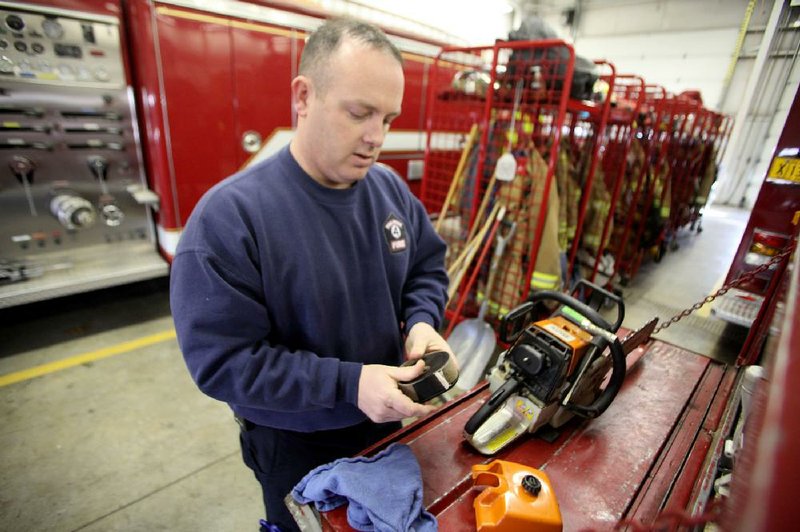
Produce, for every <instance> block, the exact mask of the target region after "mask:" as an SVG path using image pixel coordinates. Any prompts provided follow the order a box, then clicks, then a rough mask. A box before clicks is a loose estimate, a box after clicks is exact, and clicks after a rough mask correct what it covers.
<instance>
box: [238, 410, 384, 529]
mask: <svg viewBox="0 0 800 532" xmlns="http://www.w3.org/2000/svg"><path fill="white" fill-rule="evenodd" d="M240 425H241V426H242V430H241V434H240V437H239V441H240V443H241V445H242V457H243V458H244V463H245V464H247V466H248V467H249V468H250V469H252V470H253V472H254V473H255V475H256V479H257V480H258V482H259V483H260V484H261V490H262V492H263V494H264V506H265V507H266V510H267V520H268V521H269V522H270V523H274V524H276V525H278V526H280V527H281V530H285V531H291V530H298V528H297V525H296V524H295V522H294V519H292V516H291V514H290V513H289V510H288V509H287V508H286V504H285V503H284V501H283V499H284V497H286V495H287V494H288V493H289V492H290V491H291V490H292V488H293V487H294V486H295V485H296V484H297V483H298V482H299V481H300V479H301V478H303V477H304V476H305V475H306V473H308V472H309V471H311V470H312V469H314V468H315V467H317V466H320V465H322V464H327V463H328V462H332V461H334V460H336V459H338V458H344V457H349V456H355V455H357V454H358V453H359V452H360V451H362V450H363V449H365V448H367V447H369V446H370V445H372V444H373V443H375V442H377V441H379V440H381V439H383V438H385V437H386V436H388V435H389V434H391V433H392V432H394V431H396V430H397V429H399V428H400V423H399V422H398V423H383V424H376V423H373V422H371V421H365V422H364V423H360V424H358V425H354V426H352V427H346V428H343V429H336V430H325V431H318V432H294V431H290V430H281V429H274V428H271V427H262V426H260V425H256V424H254V423H251V422H249V421H242V420H240Z"/></svg>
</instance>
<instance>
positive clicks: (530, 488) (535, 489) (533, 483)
mask: <svg viewBox="0 0 800 532" xmlns="http://www.w3.org/2000/svg"><path fill="white" fill-rule="evenodd" d="M522 488H523V489H524V490H525V491H527V492H528V493H530V494H531V495H533V496H534V497H536V496H537V495H539V492H540V491H542V483H541V482H540V481H539V479H538V478H536V477H535V476H533V475H525V477H523V479H522Z"/></svg>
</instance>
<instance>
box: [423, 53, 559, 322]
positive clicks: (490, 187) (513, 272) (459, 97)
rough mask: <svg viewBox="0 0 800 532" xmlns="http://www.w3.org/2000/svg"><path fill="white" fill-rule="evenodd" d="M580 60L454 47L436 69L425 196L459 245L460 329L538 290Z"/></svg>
mask: <svg viewBox="0 0 800 532" xmlns="http://www.w3.org/2000/svg"><path fill="white" fill-rule="evenodd" d="M574 58H575V55H574V51H573V49H572V47H571V46H570V45H569V44H567V43H565V42H563V41H560V40H544V41H518V42H502V41H498V42H497V43H496V44H495V45H494V46H485V47H471V48H444V49H443V50H442V52H441V54H440V55H439V56H438V57H437V58H436V60H435V61H434V64H433V66H432V68H431V72H430V79H431V82H430V85H429V86H430V91H429V97H428V106H427V132H428V135H427V146H426V155H425V176H424V179H423V183H422V191H421V198H422V201H423V202H424V203H425V205H426V207H427V208H428V210H429V211H430V212H431V213H434V214H435V213H438V216H437V217H436V220H435V225H436V228H437V230H438V231H439V233H440V234H441V235H442V236H443V237H444V238H445V240H446V241H447V242H448V244H449V250H450V254H449V256H448V269H449V273H450V277H451V283H452V287H451V294H450V295H451V302H452V303H454V305H453V306H452V307H450V308H449V309H448V318H449V320H450V327H451V329H452V326H453V325H454V324H455V323H456V322H457V321H458V320H459V319H460V317H461V316H462V315H463V314H464V313H473V314H474V313H475V312H476V311H477V306H478V305H479V304H480V302H481V301H480V299H483V298H486V297H488V298H489V300H490V302H491V305H490V313H491V314H492V315H497V314H499V313H505V312H507V311H508V310H509V309H511V308H513V307H514V306H516V305H517V304H518V303H519V302H521V301H524V300H525V298H526V297H527V295H528V292H529V291H530V284H529V280H530V279H531V278H532V277H533V276H534V273H535V272H534V269H535V267H538V265H539V262H538V261H539V257H540V248H541V247H542V242H543V240H546V241H547V242H548V243H549V240H547V239H548V235H546V234H544V226H545V218H546V215H547V213H548V203H549V201H550V198H551V197H552V194H553V193H555V192H556V189H555V187H554V186H553V185H554V183H553V177H554V173H555V169H556V161H557V157H558V150H559V144H560V141H561V134H562V127H563V125H564V118H565V115H566V109H567V100H568V98H569V90H567V88H569V87H570V86H571V82H572V73H573V68H574ZM454 69H455V70H457V72H456V73H455V75H454V74H453V71H454ZM445 84H448V85H449V88H448V89H446V90H441V89H440V87H442V86H443V85H445ZM498 238H499V239H502V238H505V239H506V240H507V248H506V250H505V251H504V253H503V257H493V260H491V261H490V262H491V263H492V264H491V265H492V266H493V268H494V271H495V274H494V275H493V276H492V277H493V279H492V281H493V283H492V284H493V285H494V286H492V287H488V288H487V286H486V284H487V283H486V282H484V279H485V280H486V281H488V279H487V277H488V273H487V270H488V269H492V268H489V266H490V265H489V264H487V262H486V261H487V259H488V256H489V250H490V249H491V248H492V242H493V240H495V239H498ZM494 254H495V255H496V254H497V253H496V252H495V253H494ZM548 259H549V260H550V261H552V262H554V265H552V266H551V270H553V271H552V272H550V271H548V272H546V273H547V274H554V275H553V276H554V277H557V278H559V279H560V270H558V268H560V263H559V257H558V252H557V251H556V253H555V255H554V256H549V257H548ZM479 277H480V279H481V283H478V278H479Z"/></svg>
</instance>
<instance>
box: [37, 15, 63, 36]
mask: <svg viewBox="0 0 800 532" xmlns="http://www.w3.org/2000/svg"><path fill="white" fill-rule="evenodd" d="M42 29H43V30H44V34H45V35H47V36H48V37H50V38H51V39H60V38H61V37H63V36H64V26H62V25H61V24H60V23H59V22H58V21H57V20H54V19H51V18H46V19H44V20H43V21H42Z"/></svg>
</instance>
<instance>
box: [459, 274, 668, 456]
mask: <svg viewBox="0 0 800 532" xmlns="http://www.w3.org/2000/svg"><path fill="white" fill-rule="evenodd" d="M581 289H584V290H586V289H588V290H589V293H590V294H591V301H592V304H593V305H596V307H597V308H599V307H600V305H601V304H602V301H603V300H604V299H605V300H609V301H612V302H613V303H614V304H616V306H617V321H616V322H615V323H614V324H613V325H611V324H609V323H608V322H607V321H606V320H605V319H604V318H603V317H602V316H601V315H600V314H599V312H598V311H597V310H596V308H593V307H591V306H589V305H587V304H585V303H583V302H581V301H579V300H578V299H576V298H574V297H572V296H570V295H567V294H564V293H561V292H552V291H540V292H537V293H536V294H535V295H533V296H532V297H531V299H530V301H528V302H526V303H523V304H522V305H520V306H519V307H517V308H515V309H514V310H512V311H511V312H510V313H508V314H507V315H506V316H504V317H503V319H502V320H501V323H500V338H501V340H503V341H504V342H508V343H511V342H513V343H512V345H511V347H510V348H509V349H508V350H507V351H506V352H505V353H503V354H501V361H500V363H499V364H498V365H497V366H496V367H495V368H494V369H493V370H492V371H491V373H490V375H489V386H490V389H491V390H492V392H493V393H492V395H491V397H490V398H489V399H488V400H487V401H486V402H485V403H484V404H483V406H481V408H480V409H479V410H478V411H477V412H476V413H475V414H474V415H473V416H472V417H471V418H470V419H469V420H468V421H467V424H466V425H465V427H464V436H465V438H466V440H467V441H468V442H469V443H470V444H472V446H473V447H475V448H476V449H477V450H478V451H479V452H481V453H483V454H487V455H491V454H494V453H496V452H497V451H499V450H500V449H502V448H504V447H505V446H507V445H508V444H509V443H511V442H512V441H514V440H516V439H517V438H519V437H520V436H522V435H523V434H525V433H526V432H534V431H536V430H537V429H539V428H540V427H542V426H543V425H546V424H549V425H550V426H552V427H555V428H558V427H560V426H561V425H563V424H564V423H566V422H567V421H568V420H569V419H570V418H572V416H573V415H575V414H577V415H579V416H581V417H585V418H595V417H597V416H599V415H600V414H602V413H603V412H604V411H605V410H606V408H608V406H609V405H610V404H611V401H612V400H613V399H614V397H615V396H616V395H617V392H619V390H620V388H621V387H622V382H623V380H624V379H625V352H624V350H623V346H622V344H621V343H620V341H619V339H618V338H617V336H616V334H614V333H615V332H616V330H617V329H619V326H620V325H621V324H622V320H623V318H624V314H625V306H624V304H623V302H622V298H620V297H619V296H618V295H616V294H612V293H610V292H608V291H606V290H603V289H602V288H600V287H599V286H596V285H593V284H591V283H589V282H587V281H580V282H579V283H578V285H576V293H577V292H578V291H579V290H581ZM547 301H551V302H552V301H554V302H557V303H560V304H561V306H560V307H559V308H558V309H557V310H556V312H555V313H554V314H553V315H552V316H551V317H549V318H547V319H543V320H539V321H536V322H534V323H530V322H531V321H532V316H533V313H534V310H535V308H536V304H537V303H540V302H547ZM529 323H530V325H528V324H529ZM652 325H655V323H653V324H652ZM648 336H649V335H648ZM606 348H609V350H610V354H609V355H605V354H604V351H605V350H606ZM609 366H610V367H611V375H610V378H609V380H608V384H607V385H606V386H605V388H604V389H601V385H602V383H603V381H604V379H605V376H606V374H607V373H608V369H609Z"/></svg>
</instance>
